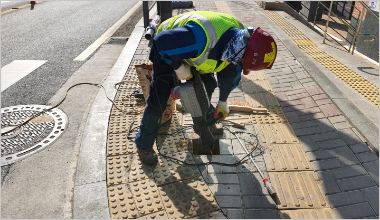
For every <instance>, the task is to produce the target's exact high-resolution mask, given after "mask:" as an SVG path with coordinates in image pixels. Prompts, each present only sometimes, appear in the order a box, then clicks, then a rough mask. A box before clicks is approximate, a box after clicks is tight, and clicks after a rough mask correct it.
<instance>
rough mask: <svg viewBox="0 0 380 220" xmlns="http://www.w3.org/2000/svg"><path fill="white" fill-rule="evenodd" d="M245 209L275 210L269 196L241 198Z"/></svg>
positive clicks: (273, 202)
mask: <svg viewBox="0 0 380 220" xmlns="http://www.w3.org/2000/svg"><path fill="white" fill-rule="evenodd" d="M242 201H243V207H244V208H245V209H276V208H277V206H276V203H275V201H273V199H272V198H271V197H270V196H242Z"/></svg>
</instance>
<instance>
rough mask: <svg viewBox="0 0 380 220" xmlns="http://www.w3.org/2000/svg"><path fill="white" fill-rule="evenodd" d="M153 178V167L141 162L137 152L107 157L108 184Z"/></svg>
mask: <svg viewBox="0 0 380 220" xmlns="http://www.w3.org/2000/svg"><path fill="white" fill-rule="evenodd" d="M151 178H153V168H152V167H151V166H149V165H147V164H143V163H141V161H140V159H139V158H138V155H137V154H129V155H119V156H109V157H107V185H108V186H112V185H116V184H122V183H128V182H135V181H138V180H143V179H151Z"/></svg>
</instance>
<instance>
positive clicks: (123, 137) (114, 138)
mask: <svg viewBox="0 0 380 220" xmlns="http://www.w3.org/2000/svg"><path fill="white" fill-rule="evenodd" d="M127 134H128V133H120V134H108V138H107V156H113V155H124V154H130V153H137V148H136V145H135V142H134V139H133V138H131V139H128V138H127ZM130 135H131V137H134V136H135V135H136V133H131V134H130Z"/></svg>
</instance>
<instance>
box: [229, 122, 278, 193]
mask: <svg viewBox="0 0 380 220" xmlns="http://www.w3.org/2000/svg"><path fill="white" fill-rule="evenodd" d="M228 130H229V129H228ZM230 132H231V131H230ZM231 133H233V134H234V135H235V136H236V138H237V139H238V141H239V142H240V144H241V146H242V147H243V149H244V151H245V152H246V153H247V154H248V155H249V158H250V159H251V161H252V163H253V165H255V167H256V169H257V171H259V173H260V176H261V178H263V182H264V185H265V187H266V188H267V190H268V193H269V194H270V195H271V196H275V195H276V194H277V193H276V190H274V188H273V186H272V184H271V183H270V182H269V180H268V179H267V178H265V176H264V174H263V173H262V172H261V171H260V169H259V167H258V166H257V164H256V163H255V161H254V160H253V158H252V155H251V154H250V153H249V152H248V150H247V148H245V145H244V144H243V143H242V142H241V140H240V138H239V137H238V136H237V135H236V132H235V131H232V132H231Z"/></svg>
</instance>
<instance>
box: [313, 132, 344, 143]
mask: <svg viewBox="0 0 380 220" xmlns="http://www.w3.org/2000/svg"><path fill="white" fill-rule="evenodd" d="M340 138H341V136H340V135H339V133H338V132H337V131H331V132H326V133H321V134H315V135H311V139H312V140H313V141H314V142H320V141H328V140H334V139H340Z"/></svg>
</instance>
